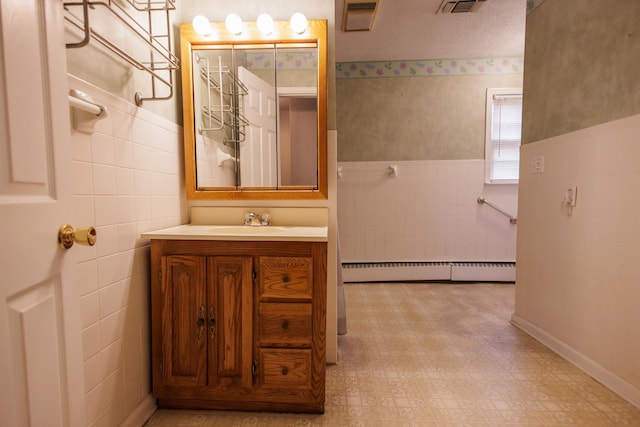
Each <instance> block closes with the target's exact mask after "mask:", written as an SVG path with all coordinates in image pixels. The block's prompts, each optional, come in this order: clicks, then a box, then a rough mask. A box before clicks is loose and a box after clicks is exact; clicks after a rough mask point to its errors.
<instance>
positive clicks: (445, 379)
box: [147, 283, 640, 427]
mask: <svg viewBox="0 0 640 427" xmlns="http://www.w3.org/2000/svg"><path fill="white" fill-rule="evenodd" d="M345 296H346V301H347V320H348V328H349V331H348V334H347V335H345V336H341V337H339V343H338V347H339V352H340V354H339V363H338V364H337V365H334V366H329V367H328V370H327V386H326V411H325V414H324V415H295V414H266V413H250V412H247V413H240V412H221V411H218V412H216V411H179V410H159V411H158V412H156V413H155V414H154V416H153V417H152V418H151V420H149V422H148V423H147V426H148V427H152V426H153V427H157V426H172V427H173V426H188V427H191V426H278V427H281V426H292V427H293V426H296V427H297V426H331V427H338V426H363V427H383V426H384V427H393V426H454V425H455V426H463V425H464V426H536V427H537V426H568V425H572V426H594V427H595V426H598V427H600V426H621V425H633V426H640V410H639V409H637V408H635V407H634V406H632V405H630V404H629V403H627V402H625V401H624V400H623V399H621V398H619V397H618V396H616V395H615V394H614V393H612V392H611V391H609V390H608V389H606V388H605V387H603V386H602V385H600V384H599V383H597V382H596V381H594V380H593V379H591V378H590V377H589V376H587V375H586V374H584V373H582V372H581V371H579V370H578V369H576V368H574V367H573V366H572V365H570V364H569V363H567V362H566V361H564V360H563V359H562V358H560V357H558V356H556V355H555V354H554V353H552V352H550V351H549V350H547V349H546V348H545V347H543V346H542V345H540V344H538V343H537V342H536V341H534V340H533V339H531V338H530V337H529V336H527V335H526V334H524V333H522V332H521V331H519V330H518V329H516V328H515V327H513V326H511V325H510V324H509V318H510V316H511V314H512V312H513V300H514V286H513V285H505V284H449V283H447V284H433V283H394V284H379V283H378V284H347V285H345Z"/></svg>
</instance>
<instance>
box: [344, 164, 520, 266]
mask: <svg viewBox="0 0 640 427" xmlns="http://www.w3.org/2000/svg"><path fill="white" fill-rule="evenodd" d="M390 163H393V164H396V165H397V166H398V176H397V178H392V177H390V176H389V174H388V167H389V164H390ZM339 167H340V168H341V178H339V179H338V227H339V230H340V248H341V251H342V253H341V255H342V261H343V262H373V261H515V244H516V230H517V225H512V224H510V223H509V220H508V219H507V218H506V217H505V216H502V215H501V214H499V213H498V212H496V211H494V210H492V209H491V208H489V207H488V206H486V205H479V204H478V203H477V199H478V196H484V197H485V198H486V199H487V200H489V201H491V202H492V203H493V204H495V205H496V206H499V207H500V208H502V209H503V210H505V211H507V212H509V213H511V214H512V215H514V216H517V204H518V189H517V185H485V184H484V161H483V160H450V161H449V160H429V161H402V162H342V163H339Z"/></svg>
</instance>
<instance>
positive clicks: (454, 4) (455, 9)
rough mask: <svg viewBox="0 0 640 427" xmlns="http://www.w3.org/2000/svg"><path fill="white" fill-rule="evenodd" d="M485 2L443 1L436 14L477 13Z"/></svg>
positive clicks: (485, 0) (478, 0)
mask: <svg viewBox="0 0 640 427" xmlns="http://www.w3.org/2000/svg"><path fill="white" fill-rule="evenodd" d="M486 2H487V0H443V2H442V4H441V5H440V7H439V8H438V13H467V12H477V11H478V9H480V7H482V5H483V4H485V3H486Z"/></svg>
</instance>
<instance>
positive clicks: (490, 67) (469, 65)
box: [336, 57, 524, 79]
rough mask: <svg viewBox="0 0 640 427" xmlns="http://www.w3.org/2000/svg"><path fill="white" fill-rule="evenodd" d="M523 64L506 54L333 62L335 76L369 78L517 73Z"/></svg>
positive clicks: (520, 70) (519, 59)
mask: <svg viewBox="0 0 640 427" xmlns="http://www.w3.org/2000/svg"><path fill="white" fill-rule="evenodd" d="M523 65H524V58H509V57H499V58H479V59H422V60H410V61H372V62H338V63H336V78H338V79H371V78H393V77H425V76H464V75H478V74H521V73H522V70H523Z"/></svg>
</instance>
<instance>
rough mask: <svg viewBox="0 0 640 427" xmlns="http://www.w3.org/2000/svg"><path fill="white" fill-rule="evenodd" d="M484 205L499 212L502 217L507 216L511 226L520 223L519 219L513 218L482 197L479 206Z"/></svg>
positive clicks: (479, 199)
mask: <svg viewBox="0 0 640 427" xmlns="http://www.w3.org/2000/svg"><path fill="white" fill-rule="evenodd" d="M483 203H484V204H485V205H488V206H489V207H491V208H493V209H495V210H497V211H498V212H500V213H501V214H502V215H504V216H506V217H507V218H509V223H510V224H517V223H518V218H516V217H513V216H511V215H509V214H508V213H506V212H505V211H503V210H502V209H500V208H499V207H497V206H494V205H492V204H491V203H489V201H487V199H485V198H484V197H482V196H480V197H478V204H479V205H481V204H483Z"/></svg>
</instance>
